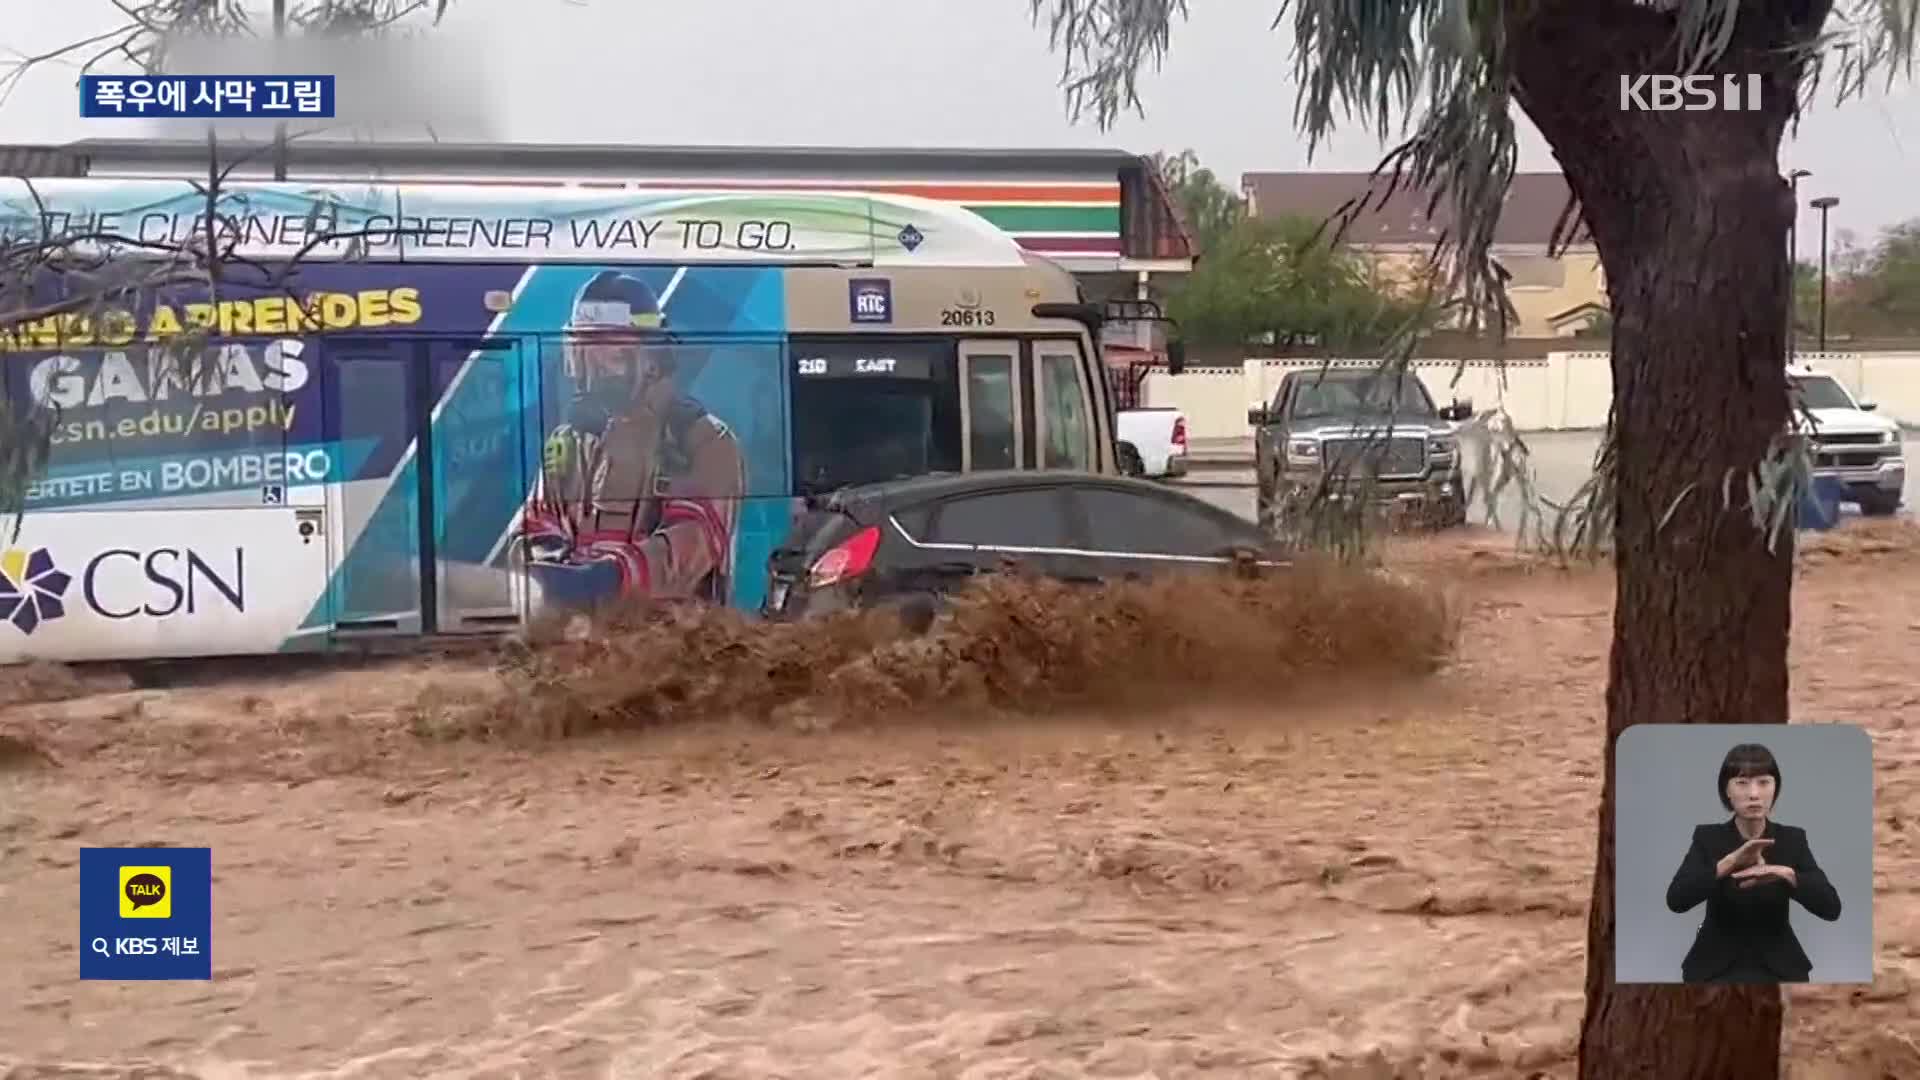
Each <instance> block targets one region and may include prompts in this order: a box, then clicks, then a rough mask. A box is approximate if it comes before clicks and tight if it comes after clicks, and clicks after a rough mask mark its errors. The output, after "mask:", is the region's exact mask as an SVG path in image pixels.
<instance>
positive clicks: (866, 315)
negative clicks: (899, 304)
mask: <svg viewBox="0 0 1920 1080" xmlns="http://www.w3.org/2000/svg"><path fill="white" fill-rule="evenodd" d="M847 307H848V309H849V310H848V314H847V317H848V319H849V320H851V321H853V322H857V323H890V322H892V321H893V282H891V281H888V280H887V279H885V278H854V279H853V280H852V281H849V282H847Z"/></svg>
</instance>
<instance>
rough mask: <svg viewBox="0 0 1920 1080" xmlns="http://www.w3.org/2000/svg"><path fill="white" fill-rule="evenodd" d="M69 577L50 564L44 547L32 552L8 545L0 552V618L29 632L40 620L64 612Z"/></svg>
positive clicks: (50, 619)
mask: <svg viewBox="0 0 1920 1080" xmlns="http://www.w3.org/2000/svg"><path fill="white" fill-rule="evenodd" d="M71 584H73V578H72V577H71V576H69V575H68V574H67V573H66V572H65V571H63V570H61V569H60V568H59V567H57V566H54V565H53V556H52V555H51V554H49V553H48V551H47V549H46V548H34V549H33V551H32V552H30V553H29V552H26V551H22V550H21V549H19V548H8V549H7V550H6V552H5V553H4V554H0V619H5V620H7V621H8V622H10V623H12V624H13V625H14V626H15V627H16V628H17V629H18V630H19V631H20V632H21V633H23V634H31V633H33V632H34V631H35V630H38V629H39V628H40V624H41V623H43V622H50V621H52V620H54V619H57V618H59V617H61V616H62V615H65V614H66V613H67V605H66V596H67V586H69V585H71Z"/></svg>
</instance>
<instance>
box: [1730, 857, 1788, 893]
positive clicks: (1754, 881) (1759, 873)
mask: <svg viewBox="0 0 1920 1080" xmlns="http://www.w3.org/2000/svg"><path fill="white" fill-rule="evenodd" d="M1768 878H1778V879H1779V880H1781V881H1784V882H1786V883H1787V886H1788V887H1789V888H1791V887H1793V886H1795V885H1798V884H1800V877H1799V875H1797V874H1795V873H1794V872H1793V867H1791V866H1781V865H1779V864H1777V863H1760V864H1759V865H1757V866H1749V867H1747V868H1746V869H1745V870H1742V871H1740V872H1739V873H1736V874H1734V875H1733V879H1734V880H1735V881H1738V882H1739V883H1740V887H1741V888H1743V889H1751V888H1753V887H1754V886H1755V885H1758V884H1760V883H1761V882H1763V881H1765V880H1767V879H1768Z"/></svg>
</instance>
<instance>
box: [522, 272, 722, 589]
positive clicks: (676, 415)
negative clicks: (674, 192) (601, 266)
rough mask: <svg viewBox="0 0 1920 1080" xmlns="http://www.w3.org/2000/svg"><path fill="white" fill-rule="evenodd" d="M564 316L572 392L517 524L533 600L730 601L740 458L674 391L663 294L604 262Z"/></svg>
mask: <svg viewBox="0 0 1920 1080" xmlns="http://www.w3.org/2000/svg"><path fill="white" fill-rule="evenodd" d="M566 329H567V338H566V342H565V345H564V363H565V369H566V378H567V384H568V388H569V390H570V393H571V401H570V402H569V403H568V405H567V412H566V415H565V418H564V421H563V422H562V423H561V424H559V425H558V426H556V427H554V428H553V430H552V431H551V432H550V433H549V435H548V437H547V439H546V441H545V444H544V446H543V447H542V454H541V471H540V476H539V479H538V481H537V482H536V484H535V487H534V491H533V494H532V497H531V498H530V499H529V500H528V503H527V506H526V508H525V513H524V514H523V516H522V524H521V537H520V544H521V548H522V560H523V562H522V565H523V566H524V567H525V571H526V573H527V576H528V578H529V579H530V580H531V581H532V582H533V583H534V584H535V585H536V586H537V589H538V592H539V597H538V601H537V602H538V603H539V605H540V606H541V607H543V608H555V607H558V608H568V609H579V608H591V607H596V606H599V605H601V604H604V603H606V602H608V601H612V600H616V599H624V598H632V599H640V598H644V599H658V600H702V601H709V602H713V603H720V604H725V603H727V602H728V600H729V599H730V595H731V586H732V578H733V540H734V533H735V528H736V522H737V518H738V513H739V505H740V499H741V497H742V496H744V495H745V494H746V486H747V479H746V464H745V460H744V458H743V455H742V453H741V450H740V445H739V441H738V440H737V439H736V438H735V437H734V433H733V432H732V431H731V430H730V429H729V428H728V427H727V425H726V424H725V423H723V422H722V421H721V420H720V419H719V418H718V417H716V416H714V415H713V414H712V413H711V412H709V411H708V410H707V408H706V407H705V406H703V405H702V404H701V403H700V402H698V401H696V400H694V399H693V398H691V397H689V396H687V395H686V394H684V393H683V392H682V390H681V387H680V384H679V382H678V381H677V380H676V374H677V367H678V363H677V361H678V359H679V355H678V348H679V347H678V346H677V345H676V342H675V341H674V339H673V336H672V334H671V333H670V331H669V329H668V326H667V322H666V319H665V318H664V315H663V313H662V311H661V308H660V303H659V298H658V297H657V296H655V294H654V292H653V290H652V289H651V288H649V287H648V286H647V284H646V283H645V282H643V281H641V280H639V279H638V278H636V277H633V276H631V275H628V274H624V273H621V272H619V271H603V272H601V273H599V274H597V275H595V276H594V277H593V278H592V279H591V280H590V281H588V282H587V284H586V285H585V286H584V287H583V288H582V289H581V290H580V292H579V294H578V295H577V296H576V297H575V299H574V303H573V309H572V313H571V316H570V318H569V320H568V323H567V327H566Z"/></svg>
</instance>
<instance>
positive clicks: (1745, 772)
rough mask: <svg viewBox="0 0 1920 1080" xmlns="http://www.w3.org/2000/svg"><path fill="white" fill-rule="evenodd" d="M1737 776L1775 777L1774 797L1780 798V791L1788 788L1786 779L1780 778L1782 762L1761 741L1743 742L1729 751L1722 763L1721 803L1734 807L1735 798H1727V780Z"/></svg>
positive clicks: (1728, 807) (1727, 806)
mask: <svg viewBox="0 0 1920 1080" xmlns="http://www.w3.org/2000/svg"><path fill="white" fill-rule="evenodd" d="M1736 776H1771V777H1773V797H1774V798H1775V799H1776V800H1777V799H1779V798H1780V792H1781V791H1783V790H1785V789H1786V786H1787V785H1786V781H1784V780H1782V779H1781V778H1780V763H1779V762H1777V761H1775V760H1774V759H1773V751H1771V750H1769V749H1767V748H1766V747H1764V746H1761V745H1760V744H1759V743H1741V744H1740V745H1739V746H1736V747H1734V748H1733V749H1731V750H1729V751H1727V757H1726V760H1724V761H1722V762H1721V763H1720V790H1719V791H1718V792H1717V794H1718V795H1719V796H1720V805H1721V806H1724V807H1726V808H1727V809H1729V810H1731V809H1733V800H1731V799H1729V798H1727V781H1729V780H1732V779H1733V778H1734V777H1736Z"/></svg>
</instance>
